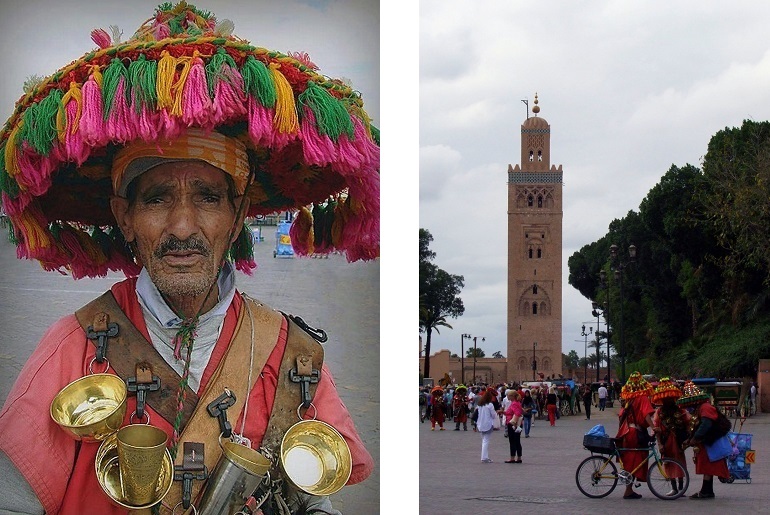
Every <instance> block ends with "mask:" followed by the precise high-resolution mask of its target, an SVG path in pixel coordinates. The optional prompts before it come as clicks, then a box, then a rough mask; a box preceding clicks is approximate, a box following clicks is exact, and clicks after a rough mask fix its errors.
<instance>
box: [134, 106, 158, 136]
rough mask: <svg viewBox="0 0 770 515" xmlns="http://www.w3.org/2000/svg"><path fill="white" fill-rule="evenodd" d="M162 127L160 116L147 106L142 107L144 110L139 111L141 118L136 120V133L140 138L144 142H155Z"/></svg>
mask: <svg viewBox="0 0 770 515" xmlns="http://www.w3.org/2000/svg"><path fill="white" fill-rule="evenodd" d="M132 111H133V108H132ZM160 125H161V116H160V114H159V113H157V112H155V111H152V110H151V109H150V108H149V107H147V106H144V107H142V109H141V110H140V111H139V117H138V119H137V120H136V131H137V133H138V134H139V137H140V138H142V139H143V140H144V141H155V140H156V139H158V132H159V131H160V129H159V127H160Z"/></svg>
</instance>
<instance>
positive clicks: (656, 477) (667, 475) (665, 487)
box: [647, 458, 690, 501]
mask: <svg viewBox="0 0 770 515" xmlns="http://www.w3.org/2000/svg"><path fill="white" fill-rule="evenodd" d="M673 471H676V473H674V472H673ZM680 476H681V477H682V488H679V479H675V481H676V483H677V486H676V489H674V488H673V486H672V485H671V481H672V479H673V478H677V477H680ZM647 486H649V487H650V492H652V493H653V494H654V495H655V497H657V498H658V499H663V500H664V501H672V500H674V499H679V498H680V497H682V496H683V495H684V493H685V492H686V491H687V487H688V486H690V475H689V474H688V473H687V469H686V468H685V467H684V465H682V464H681V463H679V462H678V461H676V460H674V459H671V458H661V459H660V461H659V462H653V464H652V465H650V469H649V470H648V471H647Z"/></svg>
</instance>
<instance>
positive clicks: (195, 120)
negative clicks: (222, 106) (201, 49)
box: [182, 57, 215, 129]
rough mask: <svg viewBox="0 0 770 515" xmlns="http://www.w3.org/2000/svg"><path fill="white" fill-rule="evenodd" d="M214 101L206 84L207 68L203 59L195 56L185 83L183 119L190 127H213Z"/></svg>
mask: <svg viewBox="0 0 770 515" xmlns="http://www.w3.org/2000/svg"><path fill="white" fill-rule="evenodd" d="M212 109H213V108H212V102H211V97H209V92H208V87H207V86H206V68H205V67H204V65H203V59H201V58H200V57H195V58H193V62H192V65H191V66H190V72H189V75H188V76H187V81H186V82H185V84H184V94H183V104H182V121H184V123H185V124H187V126H188V127H193V126H198V127H204V128H210V129H213V128H214V127H215V124H214V123H213V122H212V121H211V116H212Z"/></svg>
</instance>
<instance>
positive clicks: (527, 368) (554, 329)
mask: <svg viewBox="0 0 770 515" xmlns="http://www.w3.org/2000/svg"><path fill="white" fill-rule="evenodd" d="M534 104H535V105H534V106H533V107H532V113H533V116H527V119H526V120H525V121H524V123H523V124H522V125H521V165H518V164H517V165H516V166H514V167H511V165H510V164H509V165H508V354H507V359H508V377H507V380H508V381H532V380H533V376H536V377H537V378H538V379H539V377H540V374H543V377H548V376H551V377H555V376H556V377H558V374H560V373H561V371H562V341H561V317H562V306H561V301H562V218H563V211H562V168H561V165H559V167H558V168H556V167H555V166H553V165H551V164H550V163H551V126H550V125H548V122H547V121H545V119H543V118H541V117H539V116H538V113H539V112H540V107H539V106H538V99H537V94H535V102H534Z"/></svg>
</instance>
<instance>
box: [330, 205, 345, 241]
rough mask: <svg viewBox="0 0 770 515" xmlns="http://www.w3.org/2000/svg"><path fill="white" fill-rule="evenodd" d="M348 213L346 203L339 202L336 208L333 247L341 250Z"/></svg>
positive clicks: (333, 224) (333, 223) (333, 225)
mask: <svg viewBox="0 0 770 515" xmlns="http://www.w3.org/2000/svg"><path fill="white" fill-rule="evenodd" d="M347 218H348V213H347V206H346V205H345V202H339V201H338V202H337V205H336V206H334V222H332V246H334V247H335V248H339V246H340V245H341V244H342V233H343V231H344V229H345V222H346V221H347Z"/></svg>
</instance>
